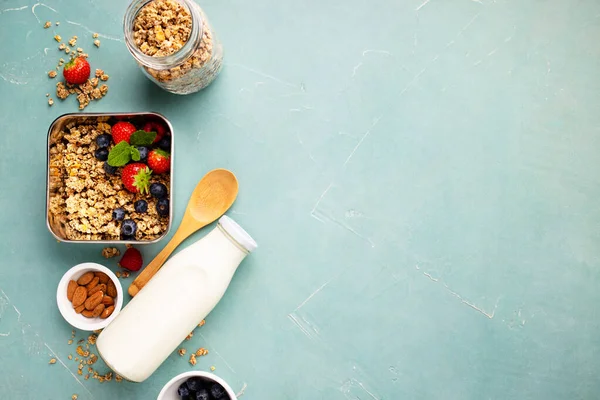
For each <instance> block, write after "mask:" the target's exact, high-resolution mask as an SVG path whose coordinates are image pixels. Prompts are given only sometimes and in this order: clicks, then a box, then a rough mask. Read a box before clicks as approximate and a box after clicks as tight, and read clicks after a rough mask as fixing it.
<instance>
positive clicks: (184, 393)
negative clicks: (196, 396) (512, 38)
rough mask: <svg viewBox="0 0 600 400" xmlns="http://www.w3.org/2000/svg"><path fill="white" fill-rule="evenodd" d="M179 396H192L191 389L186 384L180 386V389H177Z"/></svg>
mask: <svg viewBox="0 0 600 400" xmlns="http://www.w3.org/2000/svg"><path fill="white" fill-rule="evenodd" d="M177 394H178V395H180V396H181V397H183V396H189V395H190V389H189V388H188V387H187V384H186V383H185V382H183V383H182V384H181V386H179V388H178V389H177Z"/></svg>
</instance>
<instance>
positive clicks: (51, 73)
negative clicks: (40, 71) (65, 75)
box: [48, 70, 58, 78]
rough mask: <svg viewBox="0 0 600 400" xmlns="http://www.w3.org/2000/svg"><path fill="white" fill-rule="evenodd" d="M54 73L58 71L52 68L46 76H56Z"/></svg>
mask: <svg viewBox="0 0 600 400" xmlns="http://www.w3.org/2000/svg"><path fill="white" fill-rule="evenodd" d="M56 75H58V73H57V72H56V71H55V70H52V71H49V72H48V76H49V77H50V78H56Z"/></svg>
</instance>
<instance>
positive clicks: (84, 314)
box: [81, 310, 94, 318]
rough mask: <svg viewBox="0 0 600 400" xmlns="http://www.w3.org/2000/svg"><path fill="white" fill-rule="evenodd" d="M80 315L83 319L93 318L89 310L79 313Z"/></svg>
mask: <svg viewBox="0 0 600 400" xmlns="http://www.w3.org/2000/svg"><path fill="white" fill-rule="evenodd" d="M81 315H83V316H84V317H88V318H93V317H94V313H93V311H90V310H83V311H82V312H81Z"/></svg>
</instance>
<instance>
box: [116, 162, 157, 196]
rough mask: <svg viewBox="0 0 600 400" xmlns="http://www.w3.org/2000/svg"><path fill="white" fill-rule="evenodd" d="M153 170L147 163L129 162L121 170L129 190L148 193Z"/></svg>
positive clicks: (122, 178)
mask: <svg viewBox="0 0 600 400" xmlns="http://www.w3.org/2000/svg"><path fill="white" fill-rule="evenodd" d="M150 175H152V171H150V168H148V166H147V165H146V164H142V163H133V164H128V165H126V166H125V167H124V168H123V171H121V181H122V182H123V185H124V186H125V188H126V189H127V190H129V191H130V192H132V193H142V194H144V193H148V187H149V186H150Z"/></svg>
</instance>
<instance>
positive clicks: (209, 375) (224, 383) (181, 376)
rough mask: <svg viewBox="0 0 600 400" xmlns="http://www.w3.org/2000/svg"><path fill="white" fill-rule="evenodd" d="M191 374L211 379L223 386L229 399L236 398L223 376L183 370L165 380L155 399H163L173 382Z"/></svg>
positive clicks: (234, 399) (233, 399) (189, 376)
mask: <svg viewBox="0 0 600 400" xmlns="http://www.w3.org/2000/svg"><path fill="white" fill-rule="evenodd" d="M192 376H201V377H203V378H208V379H211V380H213V381H215V382H217V383H218V384H220V385H221V386H223V388H225V391H226V392H227V394H228V395H229V397H230V398H231V400H236V399H237V397H236V396H235V393H234V392H233V389H232V388H231V386H229V384H228V383H227V382H225V380H223V378H221V377H219V376H217V375H215V374H212V373H210V372H205V371H188V372H183V373H181V374H179V375H177V376H176V377H174V378H173V379H171V380H170V381H169V382H167V384H166V385H165V386H163V388H162V390H161V391H160V393H159V394H158V397H157V400H163V398H164V395H165V393H166V391H167V389H169V388H170V387H171V386H173V384H174V383H175V382H177V381H178V380H180V379H182V378H191V377H192Z"/></svg>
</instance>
